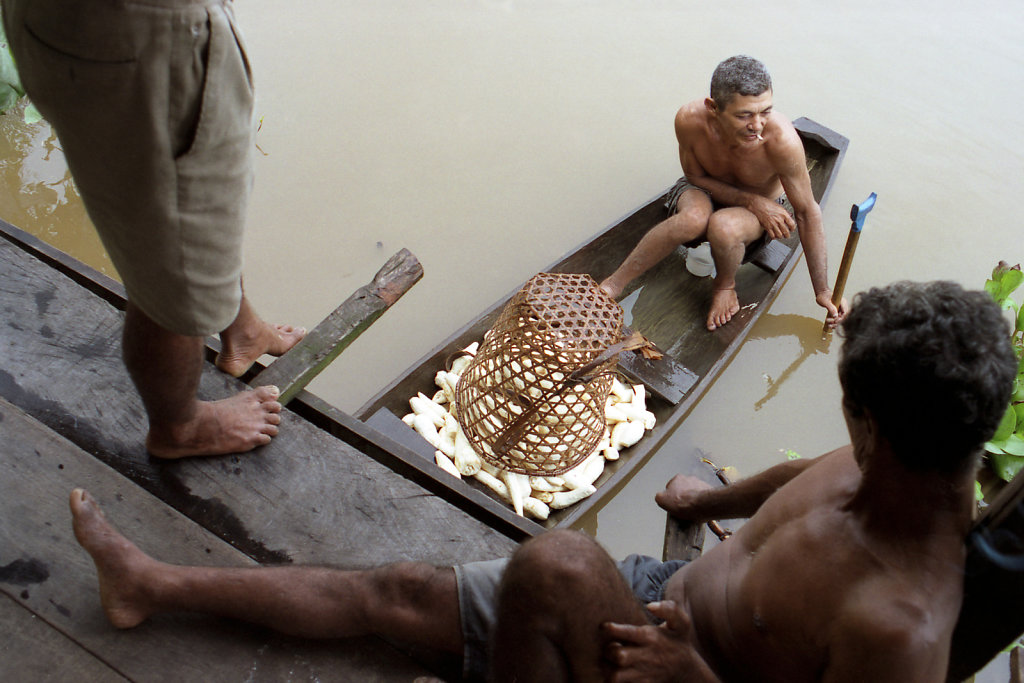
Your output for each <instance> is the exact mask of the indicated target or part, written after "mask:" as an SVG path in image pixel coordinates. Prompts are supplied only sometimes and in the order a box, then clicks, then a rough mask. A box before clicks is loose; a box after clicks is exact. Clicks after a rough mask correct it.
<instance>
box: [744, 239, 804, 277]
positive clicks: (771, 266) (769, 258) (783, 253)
mask: <svg viewBox="0 0 1024 683" xmlns="http://www.w3.org/2000/svg"><path fill="white" fill-rule="evenodd" d="M792 251H793V248H792V247H791V246H789V245H787V244H786V243H785V242H780V241H779V240H772V241H771V242H769V243H768V244H765V245H764V246H762V247H761V248H760V249H758V250H757V252H755V253H754V254H753V256H752V257H751V258H750V259H749V262H750V263H753V264H754V265H755V266H757V267H759V268H762V269H764V270H765V271H767V272H769V273H774V272H775V271H777V270H778V269H779V268H782V265H783V264H784V263H785V262H786V258H787V257H788V256H789V255H790V253H791V252H792Z"/></svg>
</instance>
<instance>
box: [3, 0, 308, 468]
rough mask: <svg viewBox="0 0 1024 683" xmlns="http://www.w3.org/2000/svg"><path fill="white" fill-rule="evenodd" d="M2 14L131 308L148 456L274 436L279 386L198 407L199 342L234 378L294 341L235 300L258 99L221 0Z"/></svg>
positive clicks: (39, 7)
mask: <svg viewBox="0 0 1024 683" xmlns="http://www.w3.org/2000/svg"><path fill="white" fill-rule="evenodd" d="M157 5H158V6H154V5H153V4H152V3H147V2H141V1H136V0H126V1H125V2H118V3H110V2H90V1H83V2H72V3H67V2H51V1H49V0H3V19H4V25H5V29H6V33H7V37H8V40H9V42H10V46H11V50H12V52H13V54H14V56H15V58H16V60H17V63H18V70H19V72H20V75H21V79H22V83H23V85H24V86H25V90H26V91H27V92H28V94H29V96H30V97H31V98H32V101H33V102H34V103H35V105H36V106H37V107H38V109H39V111H40V112H42V114H43V115H44V116H45V117H46V119H47V121H49V123H50V124H51V125H52V126H53V129H54V130H55V131H56V133H57V136H58V137H59V138H60V142H61V149H62V151H63V153H64V156H65V158H66V159H67V163H68V167H69V168H70V170H71V173H72V175H73V177H74V179H75V184H76V186H77V187H78V190H79V193H80V194H81V196H82V200H83V203H84V204H85V207H86V209H87V210H88V212H89V216H90V218H91V219H92V222H93V224H94V225H95V226H96V230H97V232H98V233H99V235H100V238H101V239H102V240H103V244H104V247H105V248H106V250H107V253H108V254H109V255H110V258H111V260H112V261H113V263H114V266H115V268H116V269H117V272H118V275H120V277H121V280H122V282H123V283H124V286H125V290H126V291H127V295H128V308H127V312H126V314H125V324H124V337H123V353H124V362H125V365H126V366H127V368H128V373H129V374H130V375H131V378H132V381H133V382H134V384H135V386H136V388H137V389H138V391H139V394H140V395H141V397H142V402H143V404H144V405H145V408H146V412H147V414H148V417H149V433H148V435H147V438H146V447H147V449H148V450H149V452H150V453H151V454H152V455H154V456H156V457H159V458H181V457H186V456H193V455H217V454H226V453H240V452H243V451H248V450H251V449H253V448H255V447H256V446H260V445H263V444H266V443H269V442H270V440H271V438H272V437H273V436H274V435H276V434H277V430H278V424H280V422H281V417H280V412H281V404H280V403H278V402H277V396H278V391H277V389H276V388H275V387H260V388H259V389H256V390H253V391H245V392H242V393H239V394H237V395H235V396H232V397H229V398H227V399H224V400H221V401H211V402H207V401H200V400H198V398H197V396H196V392H197V390H198V387H199V378H200V374H201V372H202V364H203V346H204V343H203V340H204V337H205V336H207V335H210V334H216V333H220V339H221V343H222V351H221V354H220V357H219V358H218V359H217V366H218V367H219V368H220V369H221V370H224V371H225V372H227V373H229V374H231V375H234V376H240V375H242V374H243V373H244V372H245V371H246V369H248V368H249V366H251V365H252V364H253V363H254V362H255V361H256V359H258V358H259V357H260V356H261V355H263V354H264V353H270V354H274V355H280V354H282V353H284V352H285V351H287V350H288V349H290V348H291V347H292V346H294V345H295V344H296V343H297V342H298V341H299V340H300V339H301V338H302V337H303V335H304V334H305V330H304V329H302V328H293V327H291V326H286V325H271V324H269V323H267V322H265V321H264V320H262V319H261V318H260V317H259V316H258V315H257V314H256V312H255V310H254V309H253V308H252V306H251V304H250V303H249V301H248V299H246V297H245V295H244V293H243V291H242V244H241V239H242V231H243V226H244V223H245V208H246V204H247V201H248V196H249V189H250V187H251V185H252V149H253V144H254V142H253V125H252V124H253V118H252V103H253V92H252V83H251V79H250V75H249V62H248V59H247V57H246V56H245V53H244V47H243V45H242V43H241V42H240V38H239V35H240V34H239V33H238V30H237V27H236V26H235V25H234V14H233V10H232V6H231V3H230V0H164V1H162V2H159V3H157Z"/></svg>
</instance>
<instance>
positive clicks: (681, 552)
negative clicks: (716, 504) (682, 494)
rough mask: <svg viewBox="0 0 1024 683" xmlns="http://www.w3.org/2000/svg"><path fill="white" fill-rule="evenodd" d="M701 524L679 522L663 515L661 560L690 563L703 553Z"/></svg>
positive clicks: (702, 529)
mask: <svg viewBox="0 0 1024 683" xmlns="http://www.w3.org/2000/svg"><path fill="white" fill-rule="evenodd" d="M704 529H705V527H704V525H703V524H699V523H696V522H685V523H684V522H680V521H679V520H678V519H676V518H675V517H673V516H671V515H665V542H664V545H663V550H662V559H663V560H666V561H667V560H685V561H687V562H692V561H693V560H696V559H697V558H698V557H700V556H701V553H702V552H703V551H704V535H705V531H704Z"/></svg>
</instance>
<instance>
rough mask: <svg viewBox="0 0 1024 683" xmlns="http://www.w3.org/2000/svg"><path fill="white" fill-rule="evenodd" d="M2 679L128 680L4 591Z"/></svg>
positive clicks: (1, 595) (0, 601) (0, 606)
mask: <svg viewBox="0 0 1024 683" xmlns="http://www.w3.org/2000/svg"><path fill="white" fill-rule="evenodd" d="M2 570H3V568H0V571H2ZM0 680H3V681H52V680H61V681H70V680H78V681H126V680H128V679H126V678H125V677H124V676H122V675H121V674H119V673H118V672H117V671H116V670H114V669H113V668H111V667H110V666H108V665H107V664H105V663H103V662H102V661H101V660H99V659H97V658H96V657H94V656H93V655H92V654H91V653H90V652H89V651H88V650H86V649H85V648H83V647H81V646H80V645H78V644H77V643H76V642H75V641H73V640H71V639H70V638H68V637H66V636H65V635H64V634H62V633H61V632H60V631H58V630H57V629H55V628H53V627H51V626H50V625H49V624H47V623H46V622H45V621H43V620H42V619H40V618H39V617H37V616H36V615H35V614H33V613H32V611H31V610H28V609H25V608H24V607H22V606H21V605H19V604H18V603H17V602H16V601H15V600H14V599H13V598H11V597H10V596H8V595H7V594H6V593H2V592H0Z"/></svg>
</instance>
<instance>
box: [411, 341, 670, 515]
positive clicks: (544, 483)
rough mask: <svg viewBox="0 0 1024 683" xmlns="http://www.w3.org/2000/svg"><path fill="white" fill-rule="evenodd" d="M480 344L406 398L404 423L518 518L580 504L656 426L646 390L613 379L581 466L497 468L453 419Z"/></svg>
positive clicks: (445, 465)
mask: <svg viewBox="0 0 1024 683" xmlns="http://www.w3.org/2000/svg"><path fill="white" fill-rule="evenodd" d="M477 347H478V345H477V344H476V343H474V344H471V345H470V346H469V347H467V348H466V349H465V353H466V355H464V356H460V357H459V358H457V359H456V360H455V361H454V362H453V363H452V369H451V371H450V372H449V371H446V370H441V371H439V372H438V373H437V375H436V376H435V377H434V383H435V384H437V386H438V387H439V388H438V391H437V393H435V394H434V396H433V397H428V396H426V395H425V394H423V393H419V394H417V395H416V396H413V397H412V398H410V399H409V407H410V408H412V412H411V413H409V414H408V415H406V416H405V417H403V418H402V421H403V422H405V423H406V424H407V425H409V426H410V427H412V428H413V429H415V430H416V431H417V432H418V433H419V434H420V435H421V436H422V437H423V438H424V439H426V440H427V442H428V443H430V445H431V446H433V447H434V448H435V449H437V450H436V452H435V453H434V461H435V462H436V463H437V464H438V466H439V467H441V469H443V470H444V471H446V472H448V473H450V474H452V475H453V476H455V477H459V478H460V479H461V478H462V477H473V478H475V479H476V480H477V481H479V482H480V483H482V484H484V485H485V486H487V487H488V488H489V489H491V490H492V491H494V492H495V493H496V494H497V495H498V496H499V497H500V498H501V499H502V500H504V501H505V502H507V503H510V504H511V505H512V507H513V509H515V511H516V514H518V515H520V516H523V515H524V513H525V514H526V515H530V516H531V517H534V518H536V519H540V520H545V519H547V518H548V515H549V514H550V512H551V510H553V509H554V510H558V509H561V508H566V507H569V506H570V505H572V504H574V503H578V502H579V501H581V500H583V499H584V498H586V497H587V496H589V495H591V494H593V493H594V492H595V491H597V489H596V488H595V486H594V482H595V481H597V478H598V477H600V476H601V473H602V472H603V471H604V463H605V460H617V459H618V458H619V451H621V450H622V449H624V448H629V447H630V446H632V445H633V444H635V443H636V442H638V441H639V440H640V439H641V438H642V437H643V435H644V433H645V432H646V431H647V430H649V429H653V428H654V422H655V418H654V413H652V412H651V411H649V410H647V407H646V389H645V388H644V385H642V384H637V385H635V386H632V387H629V386H626V385H625V384H623V383H622V382H620V381H619V380H618V379H616V380H614V382H613V384H612V391H611V393H610V394H609V396H608V402H607V404H606V405H605V420H606V422H607V426H606V428H605V433H604V437H603V438H602V439H601V441H600V443H598V445H597V447H596V448H595V449H594V451H593V452H592V453H591V454H590V455H588V456H587V457H586V458H584V459H583V460H582V461H581V462H580V464H578V465H576V467H574V468H572V469H571V470H569V471H567V472H563V473H562V474H560V475H558V476H552V477H544V476H530V475H527V474H519V473H517V472H510V471H508V470H506V469H502V468H498V467H495V466H493V465H491V464H490V463H488V462H487V461H485V460H484V459H483V458H481V457H480V454H479V453H477V452H476V450H475V449H474V448H473V446H472V444H470V442H469V439H467V438H466V435H465V434H464V433H463V431H462V427H461V426H460V425H459V422H458V420H457V419H455V415H454V411H453V406H454V403H455V385H456V384H457V383H458V381H459V376H460V375H461V374H462V371H463V370H465V369H466V366H468V365H469V364H470V362H472V360H473V358H472V357H473V354H475V353H476V349H477Z"/></svg>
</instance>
